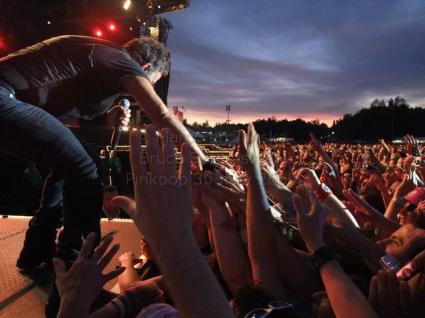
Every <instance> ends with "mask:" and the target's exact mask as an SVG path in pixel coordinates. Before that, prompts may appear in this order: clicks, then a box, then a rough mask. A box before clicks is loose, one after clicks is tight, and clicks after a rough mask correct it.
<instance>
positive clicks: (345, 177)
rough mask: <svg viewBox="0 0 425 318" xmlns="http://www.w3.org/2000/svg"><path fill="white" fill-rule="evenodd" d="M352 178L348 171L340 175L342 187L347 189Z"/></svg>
mask: <svg viewBox="0 0 425 318" xmlns="http://www.w3.org/2000/svg"><path fill="white" fill-rule="evenodd" d="M352 180H353V178H352V176H351V173H350V172H346V173H344V174H343V175H342V184H343V186H344V189H346V190H348V188H349V187H350V186H351V181H352Z"/></svg>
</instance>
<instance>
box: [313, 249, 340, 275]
mask: <svg viewBox="0 0 425 318" xmlns="http://www.w3.org/2000/svg"><path fill="white" fill-rule="evenodd" d="M310 259H311V262H312V263H313V266H314V268H316V270H317V271H320V268H321V267H322V266H323V265H324V264H325V263H327V262H329V261H334V260H336V257H335V253H334V252H333V251H332V250H330V249H328V248H327V247H326V246H322V247H320V248H318V249H317V250H316V251H315V252H314V253H313V254H312V255H311V256H310Z"/></svg>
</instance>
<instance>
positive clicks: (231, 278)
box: [209, 203, 251, 294]
mask: <svg viewBox="0 0 425 318" xmlns="http://www.w3.org/2000/svg"><path fill="white" fill-rule="evenodd" d="M225 209H226V208H225V206H224V205H222V204H218V203H217V204H211V205H210V213H209V215H210V219H211V225H212V232H213V239H214V247H215V253H216V255H217V260H218V264H219V267H220V272H221V274H222V275H223V278H224V281H225V282H226V284H227V286H228V287H229V289H230V290H231V292H232V293H233V294H235V293H236V292H237V290H238V289H239V288H240V287H241V286H243V285H247V284H249V283H251V270H250V265H249V260H248V256H247V254H246V251H245V248H244V246H243V244H242V241H241V239H240V237H239V233H238V232H237V230H236V228H235V226H234V225H233V224H232V223H231V222H230V223H229V220H231V219H229V214H228V213H227V211H226V210H225Z"/></svg>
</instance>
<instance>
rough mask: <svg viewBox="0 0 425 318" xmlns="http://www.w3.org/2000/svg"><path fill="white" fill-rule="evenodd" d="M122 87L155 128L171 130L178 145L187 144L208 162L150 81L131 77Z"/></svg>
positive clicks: (127, 78) (125, 80) (123, 82)
mask: <svg viewBox="0 0 425 318" xmlns="http://www.w3.org/2000/svg"><path fill="white" fill-rule="evenodd" d="M122 85H123V87H124V89H125V90H126V91H127V93H129V94H130V95H131V96H133V97H134V99H135V100H136V102H137V103H138V104H139V107H140V108H141V109H142V110H143V111H144V112H145V113H146V114H147V115H148V116H149V118H150V119H151V120H152V121H153V123H154V124H155V126H157V127H158V128H169V129H170V130H171V131H172V132H173V133H174V134H175V135H176V137H177V143H178V144H182V142H187V143H188V144H189V145H190V147H191V148H192V150H193V151H194V152H195V153H197V154H198V155H199V157H200V158H201V160H202V162H203V163H204V162H206V161H207V160H208V159H207V157H206V156H205V154H204V153H203V152H202V150H201V148H199V146H198V144H197V143H196V141H195V139H193V137H192V136H191V135H190V133H189V131H188V130H187V129H186V127H184V125H183V124H182V123H181V122H180V121H178V119H177V118H176V117H175V116H174V115H173V114H172V113H170V112H169V110H168V108H167V106H165V104H164V103H163V102H162V100H161V98H160V97H159V96H158V95H157V94H156V92H155V90H154V88H153V86H152V84H151V83H150V82H149V80H148V79H146V78H144V77H141V76H129V77H126V78H125V79H123V80H122Z"/></svg>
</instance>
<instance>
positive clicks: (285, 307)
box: [244, 301, 295, 318]
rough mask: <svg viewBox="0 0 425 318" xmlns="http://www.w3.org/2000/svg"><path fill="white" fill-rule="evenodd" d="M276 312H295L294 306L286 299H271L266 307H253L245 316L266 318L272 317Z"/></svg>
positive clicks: (247, 317) (245, 317) (246, 317)
mask: <svg viewBox="0 0 425 318" xmlns="http://www.w3.org/2000/svg"><path fill="white" fill-rule="evenodd" d="M274 313H282V314H283V313H288V314H289V313H292V314H295V312H294V306H293V305H292V304H290V303H287V302H285V301H271V302H269V303H268V304H267V307H266V308H256V309H253V310H251V311H250V312H249V313H247V314H246V315H245V316H244V318H266V317H271V316H272V315H273V314H274ZM273 316H274V315H273ZM276 317H277V316H276Z"/></svg>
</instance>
